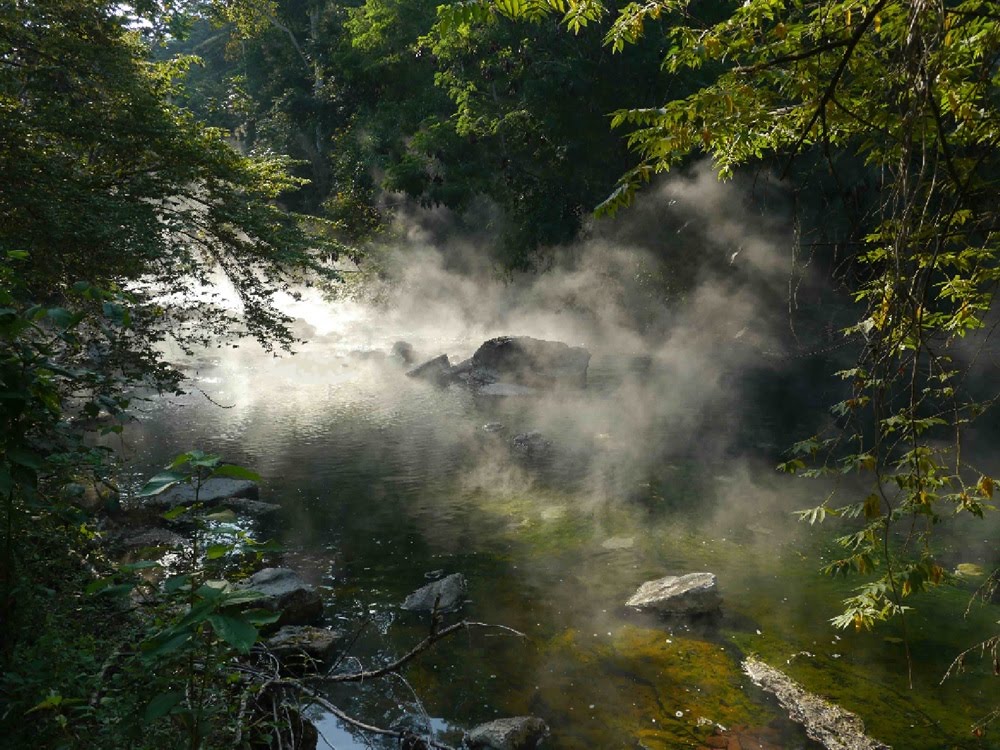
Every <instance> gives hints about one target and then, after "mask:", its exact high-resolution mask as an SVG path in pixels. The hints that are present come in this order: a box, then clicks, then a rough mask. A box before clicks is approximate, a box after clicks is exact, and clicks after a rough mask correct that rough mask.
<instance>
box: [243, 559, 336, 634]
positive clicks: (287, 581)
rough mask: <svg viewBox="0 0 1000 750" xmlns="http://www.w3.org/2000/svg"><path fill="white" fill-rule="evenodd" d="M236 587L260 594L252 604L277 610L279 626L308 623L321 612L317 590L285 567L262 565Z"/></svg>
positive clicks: (320, 602) (316, 618)
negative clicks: (265, 566) (279, 614)
mask: <svg viewBox="0 0 1000 750" xmlns="http://www.w3.org/2000/svg"><path fill="white" fill-rule="evenodd" d="M238 586H239V587H240V588H243V589H249V590H250V591H255V592H257V593H259V594H261V595H262V596H261V598H260V599H259V600H257V601H255V602H254V603H253V604H254V606H256V607H262V608H263V609H269V610H271V611H272V612H280V613H281V617H280V618H279V620H278V625H309V624H310V623H313V622H315V621H316V620H318V619H319V618H320V616H321V615H322V614H323V600H322V599H320V597H319V594H318V593H317V592H316V589H315V588H314V587H313V586H312V585H311V584H309V583H306V582H305V581H303V580H302V578H301V577H299V574H298V573H296V572H295V571H294V570H290V569H288V568H264V569H263V570H260V571H258V572H256V573H254V574H253V575H252V576H250V577H249V578H247V579H246V580H245V581H243V582H242V583H240V584H238Z"/></svg>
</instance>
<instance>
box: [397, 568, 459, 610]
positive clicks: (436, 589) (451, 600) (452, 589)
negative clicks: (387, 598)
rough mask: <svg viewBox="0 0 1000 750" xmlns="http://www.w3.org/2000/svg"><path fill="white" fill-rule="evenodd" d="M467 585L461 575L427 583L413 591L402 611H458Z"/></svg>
mask: <svg viewBox="0 0 1000 750" xmlns="http://www.w3.org/2000/svg"><path fill="white" fill-rule="evenodd" d="M466 591H468V584H467V583H466V581H465V576H463V575H462V574H461V573H452V574H451V575H450V576H445V577H444V578H442V579H440V580H438V581H434V582H433V583H428V584H427V585H426V586H421V587H420V588H419V589H417V590H416V591H414V592H413V593H412V594H410V595H409V596H408V597H406V600H405V601H404V602H403V609H406V610H409V611H410V612H432V611H434V610H435V609H437V611H438V612H450V611H451V610H454V609H458V607H460V606H461V604H462V602H463V601H464V600H465V594H466Z"/></svg>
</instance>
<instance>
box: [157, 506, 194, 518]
mask: <svg viewBox="0 0 1000 750" xmlns="http://www.w3.org/2000/svg"><path fill="white" fill-rule="evenodd" d="M189 510H191V506H190V505H178V506H177V507H176V508H171V509H170V510H168V511H167V512H166V513H162V514H161V515H160V518H163V519H164V520H167V521H174V520H176V519H178V518H180V517H181V516H183V515H184V514H185V513H187V512H188V511H189Z"/></svg>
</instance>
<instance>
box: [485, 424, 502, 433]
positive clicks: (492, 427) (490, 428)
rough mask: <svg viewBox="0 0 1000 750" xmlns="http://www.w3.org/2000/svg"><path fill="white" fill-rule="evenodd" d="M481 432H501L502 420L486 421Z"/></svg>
mask: <svg viewBox="0 0 1000 750" xmlns="http://www.w3.org/2000/svg"><path fill="white" fill-rule="evenodd" d="M483 432H489V433H495V432H503V423H502V422H487V423H486V424H484V425H483Z"/></svg>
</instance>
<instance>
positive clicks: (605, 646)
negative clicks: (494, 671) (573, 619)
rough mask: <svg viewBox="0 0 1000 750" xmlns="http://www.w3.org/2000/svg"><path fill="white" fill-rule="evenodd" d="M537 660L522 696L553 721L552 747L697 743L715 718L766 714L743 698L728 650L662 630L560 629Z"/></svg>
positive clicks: (729, 720)
mask: <svg viewBox="0 0 1000 750" xmlns="http://www.w3.org/2000/svg"><path fill="white" fill-rule="evenodd" d="M539 662H540V666H541V672H540V674H539V675H538V676H537V678H536V684H535V686H534V687H533V689H532V695H531V696H530V699H528V700H525V701H524V703H525V705H529V706H531V707H532V708H533V710H534V712H535V713H540V714H541V715H543V716H545V717H546V719H547V720H548V721H549V722H550V724H552V725H553V726H556V727H559V728H560V729H561V732H560V733H558V734H557V735H556V736H553V737H552V738H551V745H552V746H553V747H556V748H574V749H575V748H595V747H604V748H610V747H629V748H634V747H644V748H649V749H650V750H661V749H662V750H667V749H668V748H683V747H697V746H699V745H700V744H702V741H703V740H704V738H705V737H706V736H707V735H708V734H710V733H711V731H712V729H713V728H714V727H715V726H716V725H722V726H726V727H728V726H733V725H737V724H765V723H767V721H769V720H770V719H772V718H774V715H773V714H769V713H768V709H766V708H764V707H762V706H761V705H758V704H755V703H754V702H753V701H751V700H750V699H749V698H748V696H747V695H746V693H745V692H744V690H743V687H744V685H746V684H747V680H746V678H745V677H744V676H743V674H742V673H741V672H740V669H739V665H738V664H737V663H736V660H735V659H734V658H733V657H732V655H731V654H730V653H728V652H727V651H725V650H724V649H722V648H721V647H720V646H719V645H718V644H713V643H708V642H705V641H698V640H693V639H689V638H683V637H678V636H676V635H672V634H670V633H668V632H666V631H663V630H651V629H647V628H640V627H635V626H632V625H625V626H621V627H619V628H618V629H617V630H615V631H613V632H612V633H610V634H607V633H604V634H600V633H595V634H591V633H585V632H581V631H578V630H567V631H564V632H563V633H561V634H560V635H558V636H556V637H554V638H552V639H551V640H550V641H549V642H548V643H546V644H545V645H543V646H542V647H541V653H540V659H539ZM595 675H599V677H597V678H596V679H595ZM528 697H529V696H526V698H528Z"/></svg>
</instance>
